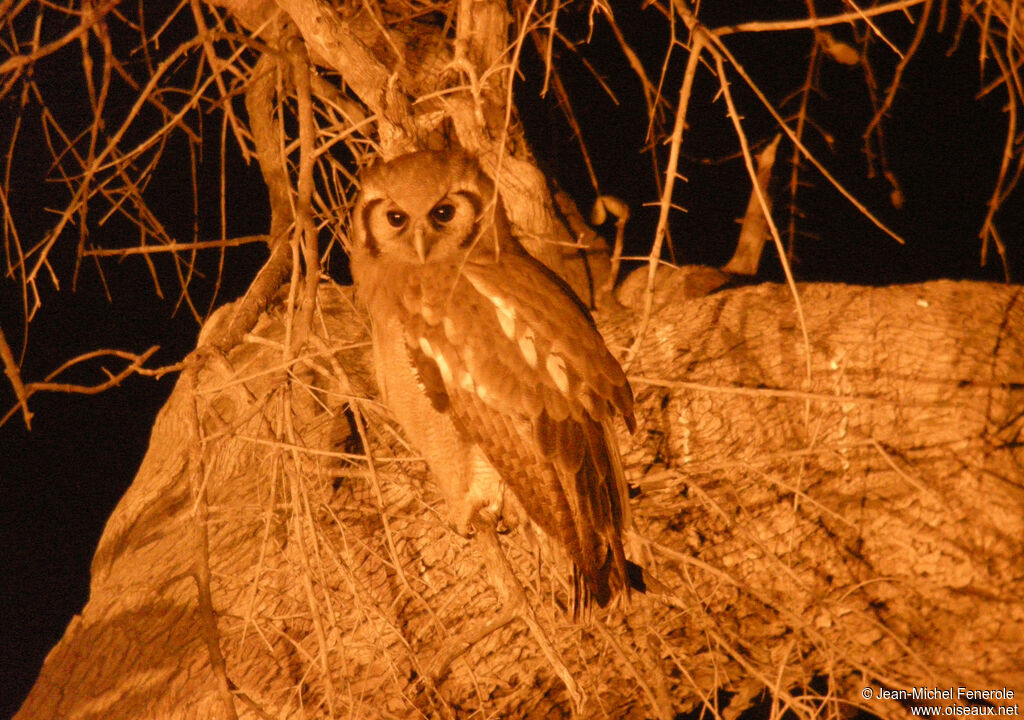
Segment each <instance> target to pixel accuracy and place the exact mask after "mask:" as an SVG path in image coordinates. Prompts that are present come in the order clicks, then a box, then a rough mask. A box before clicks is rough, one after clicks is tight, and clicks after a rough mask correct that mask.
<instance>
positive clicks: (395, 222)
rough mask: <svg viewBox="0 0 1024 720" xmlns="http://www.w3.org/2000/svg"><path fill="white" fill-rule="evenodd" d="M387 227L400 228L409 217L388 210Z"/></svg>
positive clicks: (396, 211)
mask: <svg viewBox="0 0 1024 720" xmlns="http://www.w3.org/2000/svg"><path fill="white" fill-rule="evenodd" d="M387 218H388V225H390V226H391V227H396V228H400V227H402V226H403V225H405V221H406V220H408V219H409V216H408V215H406V214H405V213H404V212H399V211H398V210H389V211H388V213H387Z"/></svg>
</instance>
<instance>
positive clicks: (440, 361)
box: [434, 353, 455, 385]
mask: <svg viewBox="0 0 1024 720" xmlns="http://www.w3.org/2000/svg"><path fill="white" fill-rule="evenodd" d="M434 362H436V363H437V369H438V370H440V371H441V379H442V380H444V384H445V385H451V384H452V383H453V382H454V380H455V376H454V375H453V374H452V367H451V365H449V364H448V360H447V359H446V358H445V356H444V355H442V354H441V353H438V354H437V355H436V356H435V357H434Z"/></svg>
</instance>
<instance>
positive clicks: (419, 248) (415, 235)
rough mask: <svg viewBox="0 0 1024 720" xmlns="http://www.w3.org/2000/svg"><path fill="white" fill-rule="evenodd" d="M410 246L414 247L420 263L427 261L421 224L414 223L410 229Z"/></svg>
mask: <svg viewBox="0 0 1024 720" xmlns="http://www.w3.org/2000/svg"><path fill="white" fill-rule="evenodd" d="M412 246H413V247H414V248H416V256H417V257H418V258H419V259H420V262H421V263H426V262H427V241H426V239H425V238H424V237H423V226H421V225H418V224H417V225H416V227H415V228H413V231H412Z"/></svg>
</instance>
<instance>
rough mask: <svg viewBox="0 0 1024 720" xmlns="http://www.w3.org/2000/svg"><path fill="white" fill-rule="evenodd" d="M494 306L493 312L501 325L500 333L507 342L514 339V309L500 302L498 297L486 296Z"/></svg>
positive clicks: (502, 301)
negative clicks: (503, 334)
mask: <svg viewBox="0 0 1024 720" xmlns="http://www.w3.org/2000/svg"><path fill="white" fill-rule="evenodd" d="M487 299H488V300H490V301H491V302H492V303H493V304H494V311H495V312H496V313H497V315H498V323H499V324H500V325H501V331H502V332H503V333H505V337H507V338H508V339H509V340H515V339H516V311H515V309H514V308H513V307H512V306H511V305H509V304H508V303H506V302H505V301H504V300H502V299H501V298H499V297H494V296H488V298H487Z"/></svg>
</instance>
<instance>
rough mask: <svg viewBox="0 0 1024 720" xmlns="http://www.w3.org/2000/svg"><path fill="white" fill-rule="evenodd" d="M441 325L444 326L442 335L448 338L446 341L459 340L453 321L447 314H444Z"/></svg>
mask: <svg viewBox="0 0 1024 720" xmlns="http://www.w3.org/2000/svg"><path fill="white" fill-rule="evenodd" d="M442 326H443V327H444V335H445V337H446V338H448V342H450V343H458V342H459V341H460V339H461V338H459V336H458V334H457V333H456V328H455V323H454V322H452V319H451V318H450V317H448V316H447V315H445V316H444V320H443V321H442Z"/></svg>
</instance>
